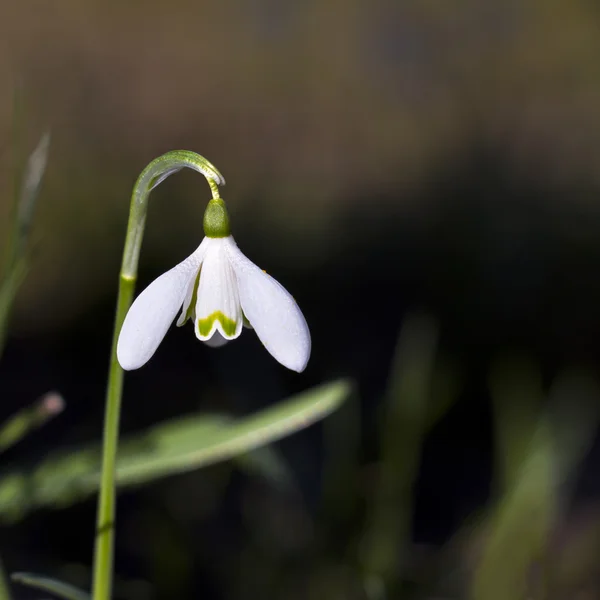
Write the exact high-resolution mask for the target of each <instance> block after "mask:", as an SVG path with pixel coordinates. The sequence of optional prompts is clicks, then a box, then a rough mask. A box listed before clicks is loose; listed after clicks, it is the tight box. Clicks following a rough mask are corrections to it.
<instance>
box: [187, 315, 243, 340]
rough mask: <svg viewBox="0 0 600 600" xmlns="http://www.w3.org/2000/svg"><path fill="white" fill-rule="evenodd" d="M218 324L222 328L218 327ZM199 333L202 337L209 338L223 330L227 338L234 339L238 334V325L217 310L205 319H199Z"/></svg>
mask: <svg viewBox="0 0 600 600" xmlns="http://www.w3.org/2000/svg"><path fill="white" fill-rule="evenodd" d="M217 323H219V324H220V325H221V327H220V328H219V327H217ZM197 327H198V332H199V333H200V335H201V336H202V337H205V338H209V337H211V335H212V334H213V333H214V332H215V330H216V329H219V330H222V331H220V333H222V334H223V335H224V336H225V337H228V338H232V337H234V336H235V334H236V330H237V323H236V322H235V321H234V320H233V319H230V318H229V317H226V316H225V315H224V314H223V313H222V312H221V311H220V310H216V311H215V312H214V313H212V314H210V315H208V317H206V318H204V319H198V321H197Z"/></svg>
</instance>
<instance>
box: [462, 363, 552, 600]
mask: <svg viewBox="0 0 600 600" xmlns="http://www.w3.org/2000/svg"><path fill="white" fill-rule="evenodd" d="M490 383H491V394H492V401H493V406H494V423H495V426H496V441H497V443H496V453H497V460H498V465H499V467H500V469H499V475H500V478H499V479H500V480H499V486H498V487H499V488H500V490H499V491H500V492H501V495H500V499H499V501H498V504H497V507H496V509H495V511H494V512H493V513H492V515H491V517H490V519H489V521H488V523H487V534H486V543H485V546H484V550H483V554H482V558H481V561H480V563H479V566H478V568H477V570H476V572H475V575H474V578H473V584H472V598H473V600H506V599H507V598H513V599H515V600H519V599H523V600H525V598H532V599H537V598H540V597H545V595H544V591H543V588H544V587H545V582H546V578H545V574H544V573H543V572H540V573H539V575H540V577H538V578H537V579H534V577H533V567H534V565H535V564H538V565H540V566H541V565H543V564H544V563H545V560H544V559H545V553H546V552H547V542H548V538H549V535H550V528H551V525H552V523H553V521H554V516H555V513H556V509H557V501H558V500H557V493H556V491H557V490H556V473H555V469H554V447H553V440H552V435H551V434H552V432H551V428H550V426H549V423H548V421H547V419H546V418H545V415H544V414H542V413H541V411H540V407H541V404H542V397H543V394H542V387H541V377H540V373H539V369H538V368H537V367H536V366H534V365H532V364H531V363H529V362H528V361H524V360H520V361H517V360H511V361H510V362H508V363H504V362H503V363H500V364H499V365H497V366H496V367H495V368H494V369H493V372H492V377H491V381H490Z"/></svg>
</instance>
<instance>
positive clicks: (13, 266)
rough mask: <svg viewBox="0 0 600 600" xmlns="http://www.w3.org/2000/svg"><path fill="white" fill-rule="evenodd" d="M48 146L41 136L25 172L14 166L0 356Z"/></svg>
mask: <svg viewBox="0 0 600 600" xmlns="http://www.w3.org/2000/svg"><path fill="white" fill-rule="evenodd" d="M15 121H16V118H15ZM15 127H16V126H15ZM15 143H16V142H15ZM49 146H50V135H49V134H48V133H45V134H44V135H43V136H42V138H41V139H40V141H39V143H38V145H37V146H36V148H35V150H34V151H33V152H32V153H31V154H30V156H29V158H28V160H27V164H26V166H25V168H24V169H20V168H19V167H18V166H15V173H16V176H17V177H18V180H17V181H16V183H15V186H14V205H13V221H12V225H11V227H10V230H9V232H8V238H7V243H6V248H5V262H4V273H3V281H2V286H1V287H0V355H1V353H2V350H3V348H4V342H5V340H6V333H7V326H8V319H9V316H10V311H11V308H12V305H13V302H14V299H15V297H16V295H17V292H18V290H19V288H20V286H21V284H22V283H23V279H24V278H25V275H26V273H27V242H28V238H29V233H30V230H31V225H32V222H33V215H34V212H35V205H36V200H37V197H38V193H39V190H40V187H41V183H42V179H43V176H44V172H45V169H46V164H47V161H48V150H49ZM21 173H22V174H23V175H22V177H21Z"/></svg>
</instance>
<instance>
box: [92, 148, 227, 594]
mask: <svg viewBox="0 0 600 600" xmlns="http://www.w3.org/2000/svg"><path fill="white" fill-rule="evenodd" d="M185 167H187V168H190V169H194V170H195V171H198V172H199V173H202V174H203V175H204V176H205V177H206V179H207V181H208V184H209V186H210V189H211V192H212V196H213V198H218V197H219V193H218V186H219V185H225V179H224V178H223V176H222V175H221V174H220V173H219V171H218V170H217V169H216V168H215V167H214V166H213V165H212V164H211V163H210V162H209V161H207V160H206V159H205V158H203V157H202V156H200V155H199V154H196V153H194V152H189V151H187V150H173V151H171V152H167V153H166V154H163V155H162V156H160V157H158V158H156V159H155V160H153V161H152V162H151V163H150V164H149V165H148V166H147V167H146V168H145V169H144V170H143V171H142V173H141V174H140V176H139V177H138V179H137V181H136V183H135V186H134V188H133V193H132V196H131V207H130V211H129V222H128V225H127V234H126V237H125V248H124V250H123V260H122V264H121V272H120V276H119V291H118V299H117V308H116V315H115V326H114V333H113V342H112V349H111V355H110V365H109V372H108V386H107V392H106V405H105V414H104V433H103V442H102V471H101V480H100V493H99V500H98V516H97V529H96V542H95V549H94V575H93V587H92V594H93V595H92V598H93V600H110V598H111V590H112V570H113V562H114V560H113V555H114V528H115V505H116V489H115V464H116V457H117V447H118V439H119V421H120V414H121V397H122V391H123V369H122V368H121V366H120V365H119V362H118V360H117V341H118V339H119V332H120V330H121V326H122V325H123V321H124V320H125V316H126V314H127V312H128V310H129V307H130V306H131V303H132V300H133V293H134V289H135V283H136V280H137V271H138V263H139V257H140V251H141V246H142V240H143V237H144V228H145V225H146V213H147V209H148V199H149V196H150V192H151V191H152V190H153V189H154V188H155V187H156V186H157V185H159V184H160V183H161V182H162V181H164V180H165V179H166V178H167V177H168V176H169V175H172V174H173V173H175V172H177V171H180V170H181V169H183V168H185Z"/></svg>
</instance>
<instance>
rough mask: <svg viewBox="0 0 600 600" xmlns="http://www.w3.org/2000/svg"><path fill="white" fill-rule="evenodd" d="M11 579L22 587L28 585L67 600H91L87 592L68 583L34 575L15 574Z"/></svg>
mask: <svg viewBox="0 0 600 600" xmlns="http://www.w3.org/2000/svg"><path fill="white" fill-rule="evenodd" d="M11 579H12V580H13V581H15V582H16V583H20V584H21V585H26V586H28V587H31V588H34V589H36V590H41V591H43V592H50V593H51V594H54V595H55V596H59V597H60V598H65V600H90V598H91V596H90V595H89V594H88V593H87V592H82V591H81V590H79V589H77V588H76V587H73V586H72V585H70V584H68V583H63V582H62V581H58V580H57V579H51V578H50V577H43V576H41V575H35V574H33V573H13V574H12V575H11Z"/></svg>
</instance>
